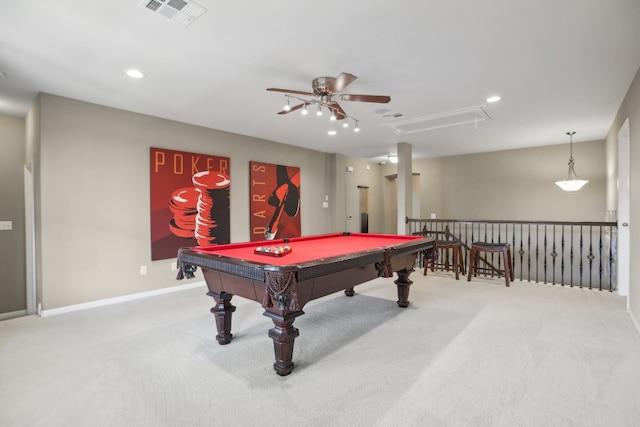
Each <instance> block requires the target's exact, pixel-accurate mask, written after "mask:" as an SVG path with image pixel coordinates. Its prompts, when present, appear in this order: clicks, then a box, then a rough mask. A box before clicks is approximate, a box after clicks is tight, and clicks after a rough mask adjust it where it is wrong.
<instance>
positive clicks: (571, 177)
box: [556, 132, 589, 193]
mask: <svg viewBox="0 0 640 427" xmlns="http://www.w3.org/2000/svg"><path fill="white" fill-rule="evenodd" d="M574 134H575V132H567V135H569V173H568V174H567V177H566V178H565V179H564V180H563V181H556V185H557V186H558V187H560V188H562V189H563V190H564V191H567V192H569V193H573V192H575V191H578V190H580V189H581V188H582V187H583V186H584V185H585V184H586V183H588V182H589V181H587V180H584V179H580V178H578V175H576V171H575V170H573V164H574V163H573V135H574Z"/></svg>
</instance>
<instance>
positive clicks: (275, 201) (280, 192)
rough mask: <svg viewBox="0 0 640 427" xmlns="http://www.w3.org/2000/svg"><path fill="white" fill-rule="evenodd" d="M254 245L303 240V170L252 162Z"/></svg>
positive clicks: (250, 183)
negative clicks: (294, 238)
mask: <svg viewBox="0 0 640 427" xmlns="http://www.w3.org/2000/svg"><path fill="white" fill-rule="evenodd" d="M249 169H250V172H249V173H250V176H249V181H250V182H249V187H250V189H249V197H250V203H249V210H250V214H251V218H250V221H249V223H250V227H251V233H250V234H251V237H250V240H251V241H252V242H255V241H259V240H273V239H283V238H285V237H300V235H301V234H300V233H301V228H300V168H296V167H292V166H283V165H272V164H269V163H259V162H249Z"/></svg>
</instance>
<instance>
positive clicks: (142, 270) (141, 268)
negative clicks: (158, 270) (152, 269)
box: [140, 265, 147, 276]
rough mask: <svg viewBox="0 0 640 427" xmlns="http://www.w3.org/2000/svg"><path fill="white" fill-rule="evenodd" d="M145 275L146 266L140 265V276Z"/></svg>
mask: <svg viewBox="0 0 640 427" xmlns="http://www.w3.org/2000/svg"><path fill="white" fill-rule="evenodd" d="M145 274H147V266H146V265H141V266H140V275H141V276H144V275H145Z"/></svg>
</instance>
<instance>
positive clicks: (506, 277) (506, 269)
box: [502, 248, 512, 287]
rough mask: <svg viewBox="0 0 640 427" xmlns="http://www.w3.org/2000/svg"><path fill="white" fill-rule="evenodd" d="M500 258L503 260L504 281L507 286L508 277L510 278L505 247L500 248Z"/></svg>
mask: <svg viewBox="0 0 640 427" xmlns="http://www.w3.org/2000/svg"><path fill="white" fill-rule="evenodd" d="M502 258H503V260H504V281H505V283H506V284H507V287H508V286H509V279H510V278H511V275H512V273H511V267H510V264H511V263H510V262H509V255H508V254H507V248H503V249H502Z"/></svg>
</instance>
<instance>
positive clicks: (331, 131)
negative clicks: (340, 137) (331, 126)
mask: <svg viewBox="0 0 640 427" xmlns="http://www.w3.org/2000/svg"><path fill="white" fill-rule="evenodd" d="M327 133H328V134H329V135H335V134H336V133H337V132H336V131H335V130H330V131H329V132H327Z"/></svg>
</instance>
